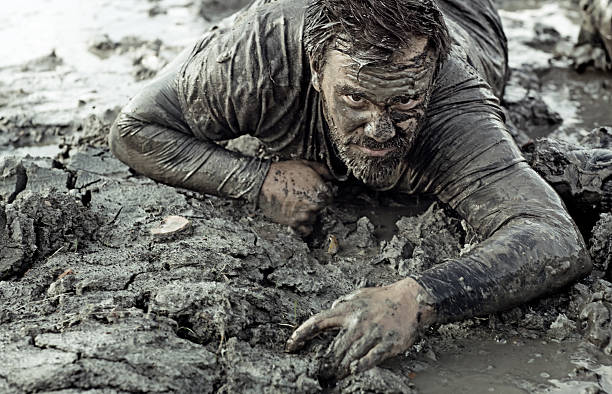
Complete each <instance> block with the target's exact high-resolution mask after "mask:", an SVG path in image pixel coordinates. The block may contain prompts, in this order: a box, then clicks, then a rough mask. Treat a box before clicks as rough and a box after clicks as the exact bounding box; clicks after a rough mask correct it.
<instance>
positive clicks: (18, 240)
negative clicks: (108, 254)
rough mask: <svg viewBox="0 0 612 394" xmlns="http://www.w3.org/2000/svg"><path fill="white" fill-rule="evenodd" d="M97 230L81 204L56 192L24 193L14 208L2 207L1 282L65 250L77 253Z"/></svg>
mask: <svg viewBox="0 0 612 394" xmlns="http://www.w3.org/2000/svg"><path fill="white" fill-rule="evenodd" d="M96 227H97V223H96V220H95V218H94V217H93V215H91V214H90V213H89V212H88V211H87V209H86V208H85V207H84V206H83V205H82V203H81V201H79V200H77V199H75V198H74V197H72V196H69V195H66V194H62V193H58V192H55V191H48V192H43V193H37V192H32V191H25V192H23V193H21V194H20V195H18V196H17V198H16V199H15V201H14V202H13V203H11V204H2V203H0V229H2V232H1V233H0V245H1V246H2V247H1V248H0V250H1V252H0V279H7V278H10V277H12V276H15V275H19V274H21V273H23V272H24V271H25V270H26V269H28V268H29V267H30V265H31V264H32V263H33V262H34V261H36V260H38V259H40V258H42V257H45V256H48V255H50V254H52V253H55V252H58V251H60V250H62V249H70V248H72V249H75V250H76V249H77V248H78V245H79V242H80V243H83V242H84V241H87V240H90V239H91V237H92V235H93V233H94V231H95V229H96Z"/></svg>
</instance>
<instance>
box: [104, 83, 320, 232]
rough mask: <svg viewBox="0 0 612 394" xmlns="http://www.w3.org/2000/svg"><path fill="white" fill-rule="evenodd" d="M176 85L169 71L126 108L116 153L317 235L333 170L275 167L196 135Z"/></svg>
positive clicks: (156, 175)
mask: <svg viewBox="0 0 612 394" xmlns="http://www.w3.org/2000/svg"><path fill="white" fill-rule="evenodd" d="M175 81H176V73H175V72H174V73H173V72H168V73H166V74H165V76H163V77H161V78H160V79H158V80H156V81H155V82H153V83H152V84H150V85H149V86H147V87H146V88H145V89H144V90H143V91H142V92H140V93H139V94H138V95H137V96H136V97H134V98H133V99H132V100H131V101H130V103H129V104H128V105H127V106H126V107H125V108H124V109H123V110H122V112H121V113H120V114H119V116H118V117H117V119H116V121H115V123H114V124H113V127H112V128H111V133H110V138H109V143H110V147H111V150H112V152H113V153H114V154H115V156H116V157H117V158H119V159H120V160H121V161H123V162H124V163H126V164H127V165H129V166H130V167H131V168H133V169H134V170H136V171H137V172H139V173H141V174H143V175H146V176H148V177H150V178H152V179H155V180H157V181H160V182H163V183H166V184H169V185H172V186H178V187H183V188H186V189H190V190H195V191H198V192H200V193H206V194H212V195H217V196H221V197H231V198H241V199H244V200H247V201H249V202H252V203H255V204H257V205H258V206H259V208H260V209H261V210H262V212H263V213H264V215H266V216H267V217H269V218H270V219H272V220H273V221H275V222H278V223H281V224H286V225H289V226H291V227H294V228H295V229H297V230H298V231H299V232H300V233H302V234H308V233H310V232H311V231H312V226H311V225H312V223H313V222H314V220H315V218H316V214H317V212H318V211H319V210H320V209H321V208H323V207H324V206H326V205H327V204H328V203H329V202H330V200H331V192H330V189H329V188H328V186H327V185H326V184H325V182H324V179H328V180H329V177H330V176H329V174H328V173H327V170H326V168H325V167H324V166H323V165H321V164H318V163H312V162H306V161H300V160H293V161H287V162H280V163H270V162H269V161H268V160H264V159H261V158H257V157H250V156H245V155H241V154H239V153H235V152H231V151H228V150H227V149H225V148H224V147H222V146H220V145H218V144H217V143H216V142H215V141H213V140H207V139H204V138H202V137H199V138H197V137H196V136H195V135H194V134H193V132H192V131H191V129H190V127H189V126H188V125H187V122H185V121H184V119H183V115H182V110H181V106H180V104H179V102H178V97H177V93H176V89H175V86H174V84H175ZM200 132H201V130H200ZM216 135H217V137H219V138H221V139H223V138H225V139H229V138H233V137H235V135H234V134H231V133H228V134H220V133H219V132H218V131H216Z"/></svg>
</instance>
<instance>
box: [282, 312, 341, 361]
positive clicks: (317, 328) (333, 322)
mask: <svg viewBox="0 0 612 394" xmlns="http://www.w3.org/2000/svg"><path fill="white" fill-rule="evenodd" d="M344 319H345V316H344V315H343V314H338V313H337V312H336V311H332V310H327V311H324V312H321V313H319V314H317V315H314V316H313V317H311V318H310V319H308V320H306V322H305V323H304V324H302V325H301V326H300V327H298V329H297V330H295V331H294V332H293V335H291V338H289V340H288V341H287V346H286V349H287V351H288V352H294V351H296V350H298V349H300V348H301V347H302V346H304V343H306V341H308V340H309V339H311V338H312V337H314V336H315V335H317V334H318V333H320V332H321V331H324V330H327V329H330V328H337V327H342V325H343V324H344Z"/></svg>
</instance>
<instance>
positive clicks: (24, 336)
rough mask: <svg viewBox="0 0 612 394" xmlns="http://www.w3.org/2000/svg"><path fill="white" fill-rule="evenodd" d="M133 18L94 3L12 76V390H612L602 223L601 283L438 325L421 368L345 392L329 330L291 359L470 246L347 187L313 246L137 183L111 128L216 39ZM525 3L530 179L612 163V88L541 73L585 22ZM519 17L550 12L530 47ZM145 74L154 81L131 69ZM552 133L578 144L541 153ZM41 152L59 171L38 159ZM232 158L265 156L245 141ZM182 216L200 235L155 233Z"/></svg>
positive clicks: (139, 14)
mask: <svg viewBox="0 0 612 394" xmlns="http://www.w3.org/2000/svg"><path fill="white" fill-rule="evenodd" d="M128 3H129V4H128ZM128 3H125V4H127V5H125V6H121V7H123V8H121V9H120V8H119V7H120V6H119V5H118V3H117V4H116V7H117V8H115V9H114V11H102V10H100V9H98V10H97V12H98V13H99V19H100V20H99V21H98V22H95V23H94V22H92V21H93V20H94V19H93V18H91V17H90V16H89V15H90V14H92V13H94V11H96V9H95V7H94V10H89V9H88V10H87V11H86V12H85V11H84V12H83V19H84V20H85V21H89V23H90V24H91V25H92V26H93V27H91V26H90V28H89V29H86V30H82V31H87V32H88V34H89V33H91V34H89V35H88V36H79V38H78V39H75V40H77V42H78V43H79V46H78V48H79V49H78V50H75V49H74V48H75V46H74V45H75V43H74V42H73V41H71V39H70V38H68V37H67V38H65V40H64V41H61V42H62V43H63V44H61V43H60V44H57V50H56V51H55V52H53V51H52V50H51V48H39V49H40V50H41V51H42V53H35V52H36V50H37V49H35V50H32V53H29V54H25V55H24V54H22V53H21V52H19V51H16V52H15V53H14V56H13V57H12V58H11V59H13V60H14V61H13V62H12V63H9V64H6V65H1V66H0V87H2V89H1V90H0V111H1V114H0V118H1V119H0V124H1V125H0V147H1V148H0V150H1V153H0V246H1V249H0V251H1V252H0V392H7V393H21V392H55V393H76V392H84V391H91V392H227V393H230V392H313V393H314V392H343V393H352V392H398V393H400V392H401V393H410V392H424V393H427V392H450V391H453V392H465V391H468V390H469V391H470V392H471V391H483V392H484V391H491V390H493V391H495V392H508V393H513V392H572V393H574V392H598V390H599V391H601V392H612V367H610V365H612V364H611V362H612V358H611V356H610V353H611V352H612V344H611V341H610V337H611V336H612V328H611V324H612V283H610V282H611V281H612V277H611V270H612V268H611V265H610V256H611V255H612V254H611V253H612V249H611V248H612V243H611V241H610V239H611V238H610V234H612V216H611V215H609V214H603V215H601V216H596V217H595V215H593V218H592V221H591V227H592V226H593V225H594V228H593V229H592V232H591V231H590V229H585V233H586V234H587V237H586V238H588V244H589V248H590V252H591V255H592V257H593V262H594V265H595V269H594V271H593V273H592V274H591V275H590V276H589V277H587V278H584V279H583V280H582V281H581V282H580V283H577V284H575V285H572V286H570V287H569V288H568V289H565V290H564V291H562V292H561V293H559V294H555V295H551V296H549V297H547V298H543V299H540V300H537V301H534V302H532V303H529V304H527V305H524V306H521V307H518V308H514V309H512V310H510V311H505V312H502V313H499V314H495V315H490V316H484V317H479V318H474V319H469V320H466V321H464V322H460V323H453V324H446V325H442V326H436V327H433V328H431V329H430V330H429V331H428V332H427V333H425V336H424V338H423V339H422V340H420V341H419V342H418V343H417V344H416V345H415V346H414V347H413V348H412V349H411V350H410V351H409V352H407V354H405V355H402V356H401V357H397V358H395V359H393V360H389V361H388V362H386V363H384V364H383V365H382V366H380V367H377V368H374V369H372V370H370V371H366V372H364V373H361V374H359V375H356V376H349V377H347V378H345V379H342V380H339V381H334V380H328V379H324V378H323V375H322V374H321V373H320V367H321V366H320V360H321V357H322V355H323V354H324V352H325V350H326V347H327V345H328V344H329V343H330V341H331V339H332V338H333V333H330V334H328V335H324V336H321V337H319V338H315V340H314V341H313V342H312V343H311V344H309V345H308V346H307V347H306V348H305V349H304V350H303V351H302V352H301V353H298V354H287V353H285V352H284V343H285V341H286V339H287V338H288V337H289V335H290V334H291V332H292V331H293V329H294V328H296V327H297V325H298V324H300V323H301V322H303V321H304V320H305V319H307V318H308V317H309V316H311V315H312V314H314V313H316V312H318V311H320V310H322V309H325V308H328V307H329V306H330V305H331V303H332V302H333V301H334V300H335V299H336V298H337V297H339V296H341V295H344V294H346V293H349V292H351V291H352V290H354V289H357V288H360V287H364V286H377V285H383V284H388V283H392V282H394V281H396V280H398V279H400V278H402V277H404V276H405V275H407V274H409V273H413V272H419V271H422V270H425V269H427V268H429V267H431V266H432V265H433V264H436V263H437V262H439V261H441V260H442V259H444V258H452V257H455V256H458V255H460V254H461V253H465V252H466V251H467V250H469V248H470V247H472V246H473V245H474V244H475V243H476V242H478V238H477V237H476V236H475V235H474V233H473V232H472V230H471V229H470V228H469V226H468V225H467V224H466V223H464V222H463V221H462V220H461V219H459V218H458V217H457V216H456V215H455V214H454V213H453V212H452V211H450V210H448V209H447V208H446V207H444V206H442V205H440V204H438V203H435V202H432V201H431V200H428V199H426V198H422V197H421V198H417V197H398V196H392V195H389V194H380V193H373V192H370V191H367V190H364V189H362V188H360V187H358V186H355V185H345V186H343V187H341V188H339V189H338V190H337V193H336V194H337V196H338V197H337V199H336V202H335V203H334V205H333V206H332V207H330V208H327V209H326V210H325V211H324V212H323V214H322V216H321V218H320V219H319V221H318V222H317V224H316V227H315V232H314V234H313V235H312V236H311V237H309V238H307V239H306V240H303V239H302V238H301V237H299V236H298V235H297V234H295V233H294V232H293V231H292V230H290V229H288V228H286V227H283V226H280V225H277V224H274V223H270V222H268V221H266V220H265V219H262V218H261V217H260V216H259V215H257V213H256V212H255V213H254V212H252V210H251V207H250V206H246V205H244V204H242V203H239V202H236V201H230V200H224V199H219V198H215V197H211V196H205V195H200V194H198V193H194V192H190V191H186V190H180V189H176V188H171V187H168V186H165V185H162V184H158V183H156V182H153V181H151V180H149V179H146V178H143V177H141V176H138V175H137V174H134V173H133V172H132V171H131V170H129V169H128V168H127V167H126V166H124V165H123V164H122V163H120V162H119V161H118V160H116V159H115V158H114V157H112V155H111V154H110V153H109V151H108V148H107V146H106V142H105V138H106V134H107V133H108V127H109V124H110V123H111V122H112V120H113V119H114V117H115V116H116V113H117V108H119V106H121V105H122V104H123V103H124V102H125V100H126V99H127V97H129V96H131V95H132V94H133V93H134V92H135V91H136V90H138V89H139V87H141V86H142V84H143V83H146V78H148V77H150V76H151V75H153V74H154V73H155V71H156V70H157V68H156V67H157V66H160V65H162V64H163V63H165V62H166V61H167V59H171V58H172V57H173V56H174V54H175V53H177V52H178V51H179V50H180V48H181V47H182V46H183V45H185V43H186V42H188V41H189V40H190V39H191V38H192V37H196V36H197V35H198V34H199V31H201V30H203V29H204V28H205V27H206V26H207V25H206V23H205V22H202V17H201V16H198V14H199V13H201V12H200V10H201V9H202V8H199V7H204V4H208V3H210V2H206V1H201V2H196V3H194V4H181V3H180V2H174V1H163V0H162V1H156V2H153V3H150V2H136V1H134V2H128ZM526 3H527V2H524V1H509V2H508V4H505V6H506V7H507V9H508V10H509V11H506V13H504V22H505V23H506V24H507V26H508V28H509V30H508V34H509V37H510V40H511V42H513V43H514V44H513V45H518V47H517V46H515V47H514V49H513V50H515V51H516V50H517V48H522V47H521V46H520V45H525V46H528V44H529V45H531V46H529V48H531V49H530V50H531V51H535V53H536V54H537V56H533V57H532V60H533V61H531V62H527V63H518V64H517V63H513V68H514V70H513V76H512V80H511V87H509V88H508V89H507V91H506V99H505V101H506V103H507V109H508V112H509V114H510V117H511V119H512V120H513V121H514V123H515V126H516V130H515V131H516V133H517V134H516V135H517V136H519V135H520V136H521V139H522V142H521V143H522V144H523V143H527V142H528V141H529V140H533V141H534V142H533V144H530V145H527V146H526V149H531V151H530V152H531V154H532V156H530V157H531V158H532V163H533V164H534V166H535V167H536V169H538V168H540V167H541V168H540V170H541V171H545V170H551V171H552V170H553V169H559V168H561V169H566V168H567V167H568V165H571V163H562V162H555V161H553V163H554V164H555V166H551V167H546V166H544V164H545V163H550V161H549V160H548V159H547V157H550V156H551V155H553V154H554V153H555V152H564V153H567V152H574V151H576V149H577V148H575V146H576V145H579V146H581V147H583V148H589V149H592V148H595V147H599V148H606V149H609V148H610V140H611V139H610V138H609V135H610V134H609V129H600V128H599V126H601V125H605V124H609V125H612V119H611V118H610V116H611V115H610V113H609V111H607V113H597V116H590V115H589V114H590V113H595V112H597V108H598V107H595V108H593V107H592V106H591V105H590V103H591V102H596V101H597V102H599V101H603V102H604V103H603V104H602V103H600V104H599V105H601V106H602V107H603V106H604V104H605V102H607V101H606V99H605V97H609V89H608V88H603V87H602V84H601V83H600V82H601V81H603V80H606V78H609V77H606V78H604V77H603V76H602V75H601V74H589V75H590V76H588V78H590V79H589V81H590V83H592V88H591V89H590V90H589V89H583V88H581V89H582V90H580V91H581V92H582V93H580V94H579V95H577V96H576V95H573V93H572V94H570V93H571V92H565V93H564V91H563V89H564V88H562V87H561V86H562V85H561V82H562V81H563V82H567V84H568V85H569V86H570V87H572V86H574V87H576V86H581V87H584V83H582V82H580V81H582V80H581V78H587V77H584V75H583V76H575V75H574V74H566V73H565V71H563V70H564V67H565V63H563V61H562V60H554V62H557V63H554V62H553V63H551V64H549V63H548V60H546V61H540V59H542V58H545V59H553V58H554V57H555V56H556V55H555V54H554V53H553V49H551V47H552V46H553V45H552V42H553V41H555V40H557V41H558V40H561V41H567V42H570V41H571V39H572V36H571V34H573V33H571V32H573V30H572V28H570V29H569V31H570V33H571V34H570V33H567V32H566V31H565V30H563V29H562V28H563V25H562V24H557V26H554V27H555V28H556V30H555V31H557V32H558V33H559V35H560V38H558V36H557V35H556V34H555V33H554V31H552V30H551V29H550V27H551V26H548V25H542V24H540V25H538V26H536V24H535V23H532V22H533V21H534V19H542V18H541V15H542V13H544V14H545V13H546V12H552V11H551V10H557V11H558V10H562V12H560V14H561V15H570V17H571V15H572V13H571V12H570V11H567V12H569V14H566V13H565V12H566V11H565V10H571V9H570V8H569V6H568V5H567V6H566V5H565V3H561V6H557V5H554V4H553V5H551V3H548V2H533V3H531V4H527V5H526ZM122 4H123V3H122ZM60 5H62V1H60V0H54V2H53V4H52V5H51V6H50V7H49V9H50V11H49V12H53V13H58V14H59V12H56V11H53V10H55V8H54V7H57V6H60ZM547 7H548V8H547ZM551 7H552V8H551ZM554 7H561V8H554ZM563 7H565V8H563ZM26 8H27V7H26ZM126 8H130V10H127V9H126ZM15 12H20V11H15ZM121 12H122V13H123V14H121ZM202 12H203V11H202ZM223 12H225V11H223ZM538 12H539V14H538ZM525 13H527V15H534V14H535V15H537V16H538V18H535V17H531V19H530V18H523V19H522V20H523V24H525V23H526V24H531V25H529V26H528V27H529V29H526V28H525V26H524V25H523V26H518V25H517V26H515V25H514V24H515V23H518V22H516V20H518V19H520V18H521V17H522V16H524V15H525ZM213 14H214V12H212V11H211V15H213ZM18 15H20V14H18ZM32 15H34V16H30V17H28V18H30V19H28V18H26V17H25V16H24V20H25V21H30V20H32V21H31V22H28V23H34V22H36V21H37V20H38V19H39V17H38V16H35V15H36V14H32ZM54 15H55V14H54ZM118 15H120V16H118ZM126 15H127V16H126ZM186 15H191V16H193V17H186ZM219 15H220V14H219ZM217 17H218V16H214V18H217ZM196 18H197V19H196ZM210 18H211V19H212V18H213V16H210ZM570 19H571V18H570ZM126 20H127V21H128V22H129V23H127V22H125V21H126ZM122 21H123V22H122ZM179 22H180V24H179ZM550 23H552V22H550ZM26 24H27V23H26ZM60 25H61V24H60ZM132 25H134V26H133V27H132ZM14 26H15V22H13V23H8V24H5V27H4V34H6V31H10V29H11V28H14ZM530 26H531V27H530ZM62 29H63V30H65V31H70V29H69V28H68V27H66V26H64V27H62ZM81 29H82V28H81ZM138 29H142V30H143V31H141V32H138ZM155 29H157V31H156V30H155ZM521 29H523V30H525V31H526V32H527V33H525V31H523V30H521ZM519 33H520V34H519ZM0 34H3V30H2V29H0ZM105 34H106V36H104V35H105ZM126 37H128V38H126ZM129 37H132V38H129ZM157 39H159V40H160V41H161V43H160V42H159V41H157ZM24 40H26V41H27V36H26V37H25V38H24ZM36 48H38V47H36ZM69 49H73V50H72V51H71V50H69ZM92 51H93V52H92ZM49 54H52V55H49ZM511 56H512V55H511ZM138 58H142V59H145V58H148V59H150V60H147V61H142V60H141V62H140V63H138V62H137V61H136V59H138ZM515 58H516V57H515ZM32 59H34V60H32ZM83 59H86V60H83ZM151 59H157V60H155V61H153V60H151ZM511 59H512V57H511ZM149 61H151V63H148V62H149ZM143 64H147V65H152V64H154V65H155V67H153V66H151V67H150V68H147V69H148V70H149V71H151V72H144V73H139V70H142V67H141V66H143ZM84 65H85V68H83V67H84ZM92 65H93V66H92ZM567 65H568V66H569V61H567ZM90 66H91V67H90ZM147 67H149V66H147ZM111 70H112V71H111ZM587 74H588V72H587ZM567 75H570V76H571V78H569V79H567V80H564V79H566V78H565V77H566V76H567ZM58 76H63V77H62V78H63V81H64V82H63V83H61V84H60V83H59V82H58V81H59V79H58ZM141 77H142V78H141ZM143 78H144V79H143ZM111 82H112V83H111ZM87 84H89V86H88V87H87V88H86V89H85V88H84V86H85V85H87ZM33 86H36V90H35V89H34V88H33ZM513 89H514V90H513ZM93 90H95V92H93ZM551 97H553V98H555V99H554V100H551ZM583 103H586V104H583ZM608 105H609V104H608ZM94 107H95V108H94ZM589 111H591V112H589ZM606 116H607V118H606ZM595 127H597V128H598V130H600V131H598V132H596V133H589V132H588V131H590V130H591V129H593V128H595ZM602 130H603V131H602ZM545 135H547V136H548V135H551V136H553V137H563V138H565V140H566V142H558V143H557V142H551V141H549V140H537V137H541V136H545ZM41 145H42V146H43V147H44V146H50V147H53V149H51V151H50V152H51V156H52V157H46V158H45V157H34V158H33V157H28V156H26V155H27V154H28V153H37V152H41V150H38V151H37V150H36V148H37V147H38V146H41ZM229 146H230V147H231V148H232V149H235V150H240V151H245V152H250V153H255V152H257V151H258V147H257V146H256V145H254V144H252V141H248V140H244V139H243V140H241V141H233V142H231V143H230V145H229ZM529 147H531V148H529ZM16 148H23V149H19V150H17V149H16ZM561 148H563V149H561ZM555 149H556V150H555ZM42 151H44V150H42ZM528 151H529V150H528ZM536 153H537V155H536ZM547 155H549V156H547ZM564 157H565V156H564ZM564 171H565V170H564ZM564 173H565V172H564ZM605 179H608V178H604V179H602V181H603V180H605ZM604 183H605V182H604ZM602 184H603V183H602ZM598 185H599V184H598ZM583 186H584V187H586V183H585V184H584V185H583ZM598 187H599V189H598V190H601V185H599V186H598ZM585 190H586V189H585ZM580 193H583V194H584V190H582V191H580V190H579V193H578V194H580ZM589 201H590V200H589ZM598 203H599V204H603V203H605V202H601V201H600V202H598ZM169 216H180V217H183V218H185V219H187V220H189V221H190V228H189V231H185V232H180V233H177V234H174V235H173V236H172V237H157V236H154V235H152V234H151V229H154V228H156V227H159V226H160V225H161V224H162V222H163V220H164V219H165V218H167V217H169ZM332 236H333V239H335V241H334V242H336V250H335V252H334V253H329V250H330V248H329V240H330V239H332Z"/></svg>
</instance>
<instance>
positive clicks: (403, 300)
mask: <svg viewBox="0 0 612 394" xmlns="http://www.w3.org/2000/svg"><path fill="white" fill-rule="evenodd" d="M427 299H428V296H427V294H426V293H425V291H424V290H423V288H422V287H421V286H420V285H419V284H418V283H417V282H416V281H415V280H414V279H412V278H407V279H404V280H401V281H399V282H396V283H393V284H391V285H389V286H385V287H377V288H365V289H361V290H358V291H356V292H354V293H352V294H350V295H348V296H345V297H342V298H340V299H338V300H337V301H336V302H334V304H333V306H332V308H331V309H329V310H327V311H324V312H321V313H319V314H317V315H315V316H313V317H311V318H310V319H308V321H306V322H305V323H304V324H302V325H301V326H300V327H299V328H298V329H297V330H296V331H295V332H294V333H293V335H292V336H291V338H290V339H289V341H287V350H288V351H290V352H293V351H296V350H298V349H299V348H301V347H302V346H303V345H304V343H305V342H306V341H307V340H309V339H311V338H312V337H314V336H315V335H317V334H318V333H320V332H321V331H323V330H327V329H334V328H335V329H340V333H339V334H338V335H337V336H336V339H335V340H334V341H333V342H332V344H331V345H330V347H329V349H328V350H327V353H326V354H325V361H324V365H323V366H322V368H321V369H322V371H324V372H325V373H326V374H327V373H329V374H330V375H332V374H333V375H336V377H338V378H341V377H344V376H346V375H348V374H349V373H356V372H360V371H364V370H366V369H369V368H371V367H373V366H375V365H377V364H379V363H380V362H382V361H383V360H385V359H387V358H389V357H392V356H395V355H398V354H400V353H402V352H404V351H406V350H407V349H408V348H409V347H410V346H411V345H412V344H413V343H414V341H415V340H416V338H417V334H418V331H419V329H421V328H425V327H426V326H427V325H429V324H431V323H432V322H433V319H434V316H433V309H432V308H431V307H430V306H428V305H427V303H426V300H427Z"/></svg>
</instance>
